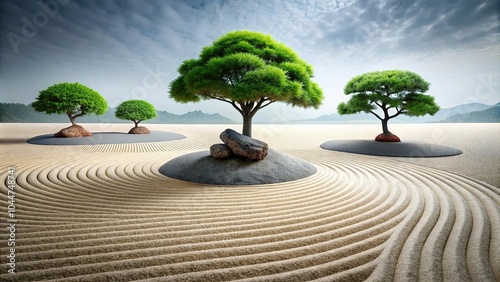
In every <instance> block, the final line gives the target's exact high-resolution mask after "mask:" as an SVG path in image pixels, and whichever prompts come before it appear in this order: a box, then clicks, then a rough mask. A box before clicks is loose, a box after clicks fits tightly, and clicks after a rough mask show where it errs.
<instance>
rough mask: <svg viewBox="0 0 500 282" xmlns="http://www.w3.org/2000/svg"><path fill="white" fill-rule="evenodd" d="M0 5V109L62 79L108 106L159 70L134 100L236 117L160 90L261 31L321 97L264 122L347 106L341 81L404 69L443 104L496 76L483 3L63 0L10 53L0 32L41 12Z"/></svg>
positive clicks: (30, 6)
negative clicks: (204, 52)
mask: <svg viewBox="0 0 500 282" xmlns="http://www.w3.org/2000/svg"><path fill="white" fill-rule="evenodd" d="M44 1H47V0H44ZM53 1H57V0H53ZM0 5H1V6H2V7H1V8H2V9H0V10H1V13H2V15H1V17H0V18H1V21H2V22H1V28H0V32H1V36H2V38H3V39H4V40H1V41H0V47H1V54H0V93H2V94H1V101H8V102H23V103H30V102H32V101H33V100H34V98H35V97H36V95H37V94H38V91H40V90H42V89H44V88H46V87H47V86H49V85H51V84H54V83H57V82H61V81H80V82H82V83H84V84H88V85H89V86H91V87H94V88H95V89H96V90H98V91H100V92H102V93H103V95H105V97H106V98H107V99H108V101H120V99H126V98H128V97H130V96H131V95H133V93H137V91H136V92H134V91H135V90H137V87H141V86H142V85H143V84H144V80H145V77H147V76H148V75H150V73H151V72H154V71H155V70H157V69H158V68H159V69H160V71H161V72H162V73H163V74H164V75H163V76H162V78H161V81H160V82H159V83H157V85H156V87H149V90H148V91H147V94H146V95H145V97H144V98H145V99H147V100H149V101H150V102H152V103H153V104H154V105H155V106H156V107H157V108H159V109H167V110H169V111H172V112H176V113H183V112H186V111H189V110H197V109H201V110H204V111H209V112H220V113H222V114H224V115H227V116H231V117H233V118H234V119H237V118H238V116H237V113H236V112H235V111H234V110H233V109H232V108H230V107H227V105H226V104H223V103H218V102H214V101H212V102H202V103H198V104H186V105H182V104H176V103H174V102H173V101H171V100H169V99H168V83H169V82H170V81H171V80H173V79H174V78H175V77H176V76H177V73H176V68H177V67H178V66H179V64H180V63H181V62H182V61H183V60H186V59H190V58H194V57H197V56H198V54H199V53H200V51H201V49H202V48H203V47H204V46H207V45H209V44H211V43H212V42H213V41H214V40H216V39H217V38H218V37H220V36H222V35H223V34H225V33H227V32H229V31H232V30H238V29H248V30H254V31H259V32H263V33H267V34H271V35H272V36H273V37H274V38H275V39H276V40H278V41H281V42H283V43H285V44H286V45H288V46H289V47H291V48H292V49H294V50H295V51H296V52H297V53H298V54H299V56H301V57H302V58H303V59H304V60H306V61H307V62H308V63H310V64H311V65H313V67H314V70H315V80H316V81H317V82H318V83H319V85H320V87H322V88H323V90H324V92H325V96H326V99H325V102H324V106H323V107H321V108H320V109H319V110H318V111H314V110H304V109H291V108H286V107H285V106H284V105H273V106H271V107H269V108H270V109H266V110H265V111H263V112H262V113H261V115H262V117H265V118H268V117H270V116H276V115H278V114H277V113H279V112H283V111H285V112H287V113H290V115H293V116H297V118H299V117H300V115H303V116H308V117H310V116H318V115H321V114H329V113H332V112H334V111H335V108H336V105H337V103H338V102H340V101H343V100H346V99H347V97H345V96H344V95H343V94H342V89H343V87H344V85H345V83H347V81H348V80H349V79H350V78H351V77H353V76H355V75H358V74H361V73H364V72H367V71H373V70H382V69H388V68H401V69H409V70H414V71H416V72H417V73H419V74H420V75H421V76H422V77H424V78H425V79H427V80H428V81H430V82H431V83H432V85H431V90H430V93H431V94H433V95H435V96H436V100H437V101H438V102H439V103H441V104H442V105H443V106H445V107H446V106H452V105H455V104H458V103H460V102H462V101H464V100H466V97H470V95H474V94H471V92H473V91H475V90H474V89H475V88H477V87H476V86H477V85H478V83H480V82H478V81H479V77H480V76H481V75H483V76H486V77H490V76H491V77H494V78H495V79H497V77H499V73H500V71H499V70H498V68H497V66H498V63H499V56H498V54H499V49H498V46H499V21H498V16H499V9H498V2H497V1H493V0H492V1H452V0H448V1H402V0H387V1H373V0H372V1H361V0H359V1H329V0H294V1H278V0H255V1H235V0H217V1H201V0H199V1H198V0H192V1H160V0H153V1H130V0H129V1H123V0H121V1H118V0H107V1H80V0H73V1H70V2H69V3H68V4H67V5H60V7H59V8H60V9H59V12H58V14H57V15H56V16H54V17H51V18H49V21H48V23H47V24H46V25H45V26H44V27H41V28H39V29H38V32H37V34H36V36H35V37H33V38H30V39H29V40H28V43H21V44H20V45H19V46H18V49H19V52H18V53H15V52H14V49H13V48H12V46H11V45H10V42H9V40H5V39H6V38H7V34H9V33H12V32H15V33H17V34H21V32H22V31H21V29H22V27H23V21H22V18H23V17H25V18H27V19H32V17H33V15H34V14H35V13H36V12H37V11H39V10H40V6H39V5H38V4H36V2H28V1H13V0H8V1H2V2H1V3H0ZM490 89H496V91H497V92H492V94H491V95H489V96H487V97H486V95H482V96H480V98H481V99H482V100H481V99H480V101H479V102H482V103H490V104H491V103H496V102H498V101H499V100H500V95H499V94H498V88H494V87H493V88H491V87H490ZM10 93H12V94H10ZM476 96H477V95H476ZM233 111H234V112H233ZM279 115H280V116H284V115H283V114H279Z"/></svg>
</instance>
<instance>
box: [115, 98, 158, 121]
mask: <svg viewBox="0 0 500 282" xmlns="http://www.w3.org/2000/svg"><path fill="white" fill-rule="evenodd" d="M115 116H116V117H117V118H119V119H125V120H131V121H133V122H134V124H135V127H137V126H138V125H139V122H141V121H144V120H148V119H152V118H155V117H156V116H157V113H156V110H155V107H154V106H153V105H151V104H150V103H148V102H146V101H144V100H127V101H123V102H122V103H120V105H118V107H116V112H115Z"/></svg>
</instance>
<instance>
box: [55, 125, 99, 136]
mask: <svg viewBox="0 0 500 282" xmlns="http://www.w3.org/2000/svg"><path fill="white" fill-rule="evenodd" d="M87 136H92V133H90V132H89V131H87V130H86V129H85V128H83V126H81V125H78V124H75V125H72V126H70V127H66V128H63V129H61V130H60V131H59V132H57V133H56V134H54V137H68V138H73V137H87Z"/></svg>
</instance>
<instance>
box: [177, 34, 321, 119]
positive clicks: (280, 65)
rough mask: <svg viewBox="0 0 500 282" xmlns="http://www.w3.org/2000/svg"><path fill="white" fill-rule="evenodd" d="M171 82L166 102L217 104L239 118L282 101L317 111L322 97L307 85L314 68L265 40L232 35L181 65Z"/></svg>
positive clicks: (309, 83) (289, 51)
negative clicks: (210, 101)
mask: <svg viewBox="0 0 500 282" xmlns="http://www.w3.org/2000/svg"><path fill="white" fill-rule="evenodd" d="M178 72H179V74H180V76H179V77H177V79H175V80H174V81H172V82H171V83H170V93H169V94H170V97H171V98H172V99H174V100H175V101H177V102H180V103H188V102H198V101H200V100H204V99H217V100H220V101H224V102H227V103H230V104H232V105H233V107H235V108H236V109H237V110H238V111H239V112H240V113H241V114H242V115H243V117H244V118H245V117H250V118H251V117H252V116H253V115H254V114H255V113H256V112H257V111H258V110H259V109H261V108H263V107H266V106H267V105H269V104H271V103H274V102H277V101H280V102H285V103H287V104H290V105H292V106H299V107H303V108H307V107H314V108H318V107H319V106H320V105H321V102H322V100H323V94H322V91H321V89H320V88H319V87H318V85H317V84H316V83H314V82H312V81H311V78H312V76H313V71H312V67H311V66H310V65H308V64H307V63H306V62H304V61H303V60H301V59H300V58H299V57H298V56H297V54H295V53H294V52H293V51H292V50H291V49H290V48H288V47H286V46H285V45H283V44H282V43H278V42H276V41H274V40H273V39H272V38H271V37H270V36H269V35H263V34H260V33H256V32H251V31H236V32H230V33H228V34H226V35H224V36H222V37H221V38H219V39H218V40H216V41H215V42H214V43H213V44H212V45H210V46H207V47H205V48H203V50H202V51H201V54H200V56H199V58H198V59H190V60H186V61H184V62H183V63H182V64H181V65H180V66H179V68H178Z"/></svg>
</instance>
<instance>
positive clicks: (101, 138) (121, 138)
mask: <svg viewBox="0 0 500 282" xmlns="http://www.w3.org/2000/svg"><path fill="white" fill-rule="evenodd" d="M92 134H93V136H89V137H75V138H61V137H54V134H45V135H40V136H36V137H33V138H31V139H29V140H28V141H26V142H28V143H30V144H36V145H97V144H121V143H145V142H162V141H171V140H180V139H184V138H186V136H184V135H181V134H177V133H172V132H166V131H151V133H149V134H128V133H123V132H96V133H92Z"/></svg>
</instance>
